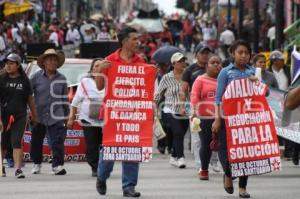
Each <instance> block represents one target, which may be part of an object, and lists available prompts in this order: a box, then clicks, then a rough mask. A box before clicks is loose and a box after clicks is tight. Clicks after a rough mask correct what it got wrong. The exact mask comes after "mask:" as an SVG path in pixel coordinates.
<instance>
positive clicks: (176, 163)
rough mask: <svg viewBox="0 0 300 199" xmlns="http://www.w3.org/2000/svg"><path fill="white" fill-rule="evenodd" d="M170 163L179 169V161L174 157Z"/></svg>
mask: <svg viewBox="0 0 300 199" xmlns="http://www.w3.org/2000/svg"><path fill="white" fill-rule="evenodd" d="M169 163H170V164H171V165H172V166H175V167H178V162H177V159H176V158H174V157H172V156H171V157H170V161H169Z"/></svg>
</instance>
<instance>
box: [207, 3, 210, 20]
mask: <svg viewBox="0 0 300 199" xmlns="http://www.w3.org/2000/svg"><path fill="white" fill-rule="evenodd" d="M207 13H208V19H210V0H207Z"/></svg>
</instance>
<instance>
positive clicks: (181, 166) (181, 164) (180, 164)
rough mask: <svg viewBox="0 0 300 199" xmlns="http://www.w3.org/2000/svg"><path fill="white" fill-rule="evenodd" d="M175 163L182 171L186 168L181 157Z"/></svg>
mask: <svg viewBox="0 0 300 199" xmlns="http://www.w3.org/2000/svg"><path fill="white" fill-rule="evenodd" d="M177 162H178V167H179V168H180V169H184V168H185V167H186V165H185V161H184V158H183V157H182V158H179V159H178V160H177Z"/></svg>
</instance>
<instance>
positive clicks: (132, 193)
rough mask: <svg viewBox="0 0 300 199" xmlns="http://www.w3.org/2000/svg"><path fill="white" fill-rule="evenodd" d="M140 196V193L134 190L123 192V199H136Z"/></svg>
mask: <svg viewBox="0 0 300 199" xmlns="http://www.w3.org/2000/svg"><path fill="white" fill-rule="evenodd" d="M140 196H141V193H140V192H137V191H136V190H135V189H134V188H133V189H129V190H125V191H123V197H131V198H138V197H140Z"/></svg>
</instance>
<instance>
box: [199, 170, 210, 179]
mask: <svg viewBox="0 0 300 199" xmlns="http://www.w3.org/2000/svg"><path fill="white" fill-rule="evenodd" d="M199 178H200V180H208V179H209V177H208V170H201V171H200V173H199Z"/></svg>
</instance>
